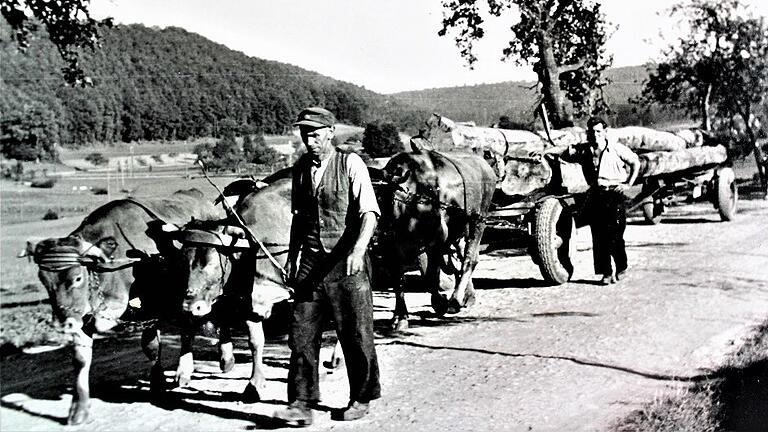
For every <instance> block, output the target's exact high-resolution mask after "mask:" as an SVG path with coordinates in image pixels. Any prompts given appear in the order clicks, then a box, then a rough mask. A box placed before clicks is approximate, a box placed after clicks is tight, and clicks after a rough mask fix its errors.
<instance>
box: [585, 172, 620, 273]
mask: <svg viewBox="0 0 768 432" xmlns="http://www.w3.org/2000/svg"><path fill="white" fill-rule="evenodd" d="M589 193H590V196H589V211H590V214H591V217H590V228H591V230H592V256H593V258H594V264H595V274H600V275H610V274H612V273H613V267H612V265H611V258H613V261H614V262H615V264H616V272H617V273H618V272H621V271H624V270H626V268H627V251H626V247H625V244H624V230H625V229H626V228H627V213H626V209H625V207H624V200H625V197H624V195H623V194H622V193H621V192H617V191H615V190H613V189H611V188H604V187H593V188H592V189H590V191H589Z"/></svg>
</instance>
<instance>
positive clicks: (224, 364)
mask: <svg viewBox="0 0 768 432" xmlns="http://www.w3.org/2000/svg"><path fill="white" fill-rule="evenodd" d="M219 367H220V368H221V371H222V372H224V373H227V372H229V371H231V370H232V369H233V368H234V367H235V358H234V357H227V358H224V357H222V358H221V359H220V360H219Z"/></svg>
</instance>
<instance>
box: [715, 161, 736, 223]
mask: <svg viewBox="0 0 768 432" xmlns="http://www.w3.org/2000/svg"><path fill="white" fill-rule="evenodd" d="M716 182H717V188H716V190H717V212H718V213H720V219H722V220H724V221H732V220H733V219H734V218H736V203H737V202H738V200H739V189H738V187H737V186H736V175H735V174H734V173H733V170H732V169H731V168H727V167H726V168H720V169H719V170H717V180H716Z"/></svg>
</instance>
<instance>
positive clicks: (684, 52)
mask: <svg viewBox="0 0 768 432" xmlns="http://www.w3.org/2000/svg"><path fill="white" fill-rule="evenodd" d="M671 12H672V14H673V15H677V16H682V18H683V19H684V21H685V22H686V23H687V25H688V27H689V28H690V31H689V32H688V33H687V34H686V35H685V36H683V37H682V38H680V39H679V40H677V41H675V42H674V43H672V44H671V45H670V46H669V47H668V48H667V49H666V50H665V52H664V60H663V61H662V62H660V63H659V64H658V65H657V66H656V68H655V70H651V72H650V75H649V78H648V80H647V81H646V82H645V83H644V87H643V92H642V97H641V99H640V101H641V102H642V103H644V104H645V105H646V106H651V105H653V104H668V105H673V106H676V107H679V108H682V109H684V110H686V111H687V112H688V113H689V114H691V115H692V116H693V117H694V118H699V119H700V120H701V124H702V128H703V129H704V130H706V131H712V130H713V128H714V125H715V124H719V125H721V128H723V127H725V128H727V129H729V130H732V131H733V130H734V129H735V128H733V125H734V123H740V124H741V125H742V127H741V128H737V129H741V131H740V132H736V131H733V132H736V133H735V134H733V133H732V135H736V136H732V137H731V138H733V139H735V140H736V141H739V140H741V141H742V142H743V143H744V145H745V146H746V148H748V149H750V150H751V151H753V152H754V155H755V161H756V162H757V168H758V175H759V177H760V182H761V186H762V187H763V191H767V190H768V183H767V182H766V176H765V172H764V164H765V161H764V158H763V155H762V152H761V149H760V147H759V145H758V144H757V140H758V138H759V136H758V134H759V130H758V128H757V127H756V126H757V125H758V124H759V121H756V120H757V118H758V116H760V115H761V113H760V105H761V104H762V103H763V102H764V101H766V94H768V27H766V25H765V21H764V18H754V17H752V16H751V15H750V14H749V12H748V10H747V9H746V8H745V7H744V5H743V4H741V3H740V1H739V0H724V1H723V0H691V1H690V2H686V3H680V4H677V5H675V6H673V7H672V8H671ZM735 119H738V120H739V121H738V122H737V121H735ZM765 120H766V119H764V122H765ZM739 135H740V136H739Z"/></svg>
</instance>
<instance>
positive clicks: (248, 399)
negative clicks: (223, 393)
mask: <svg viewBox="0 0 768 432" xmlns="http://www.w3.org/2000/svg"><path fill="white" fill-rule="evenodd" d="M240 400H241V401H243V402H245V403H256V402H258V401H260V400H261V395H260V394H259V390H258V389H257V388H256V386H255V385H253V384H251V383H250V382H249V383H248V385H246V386H245V390H243V393H242V395H241V396H240Z"/></svg>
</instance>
